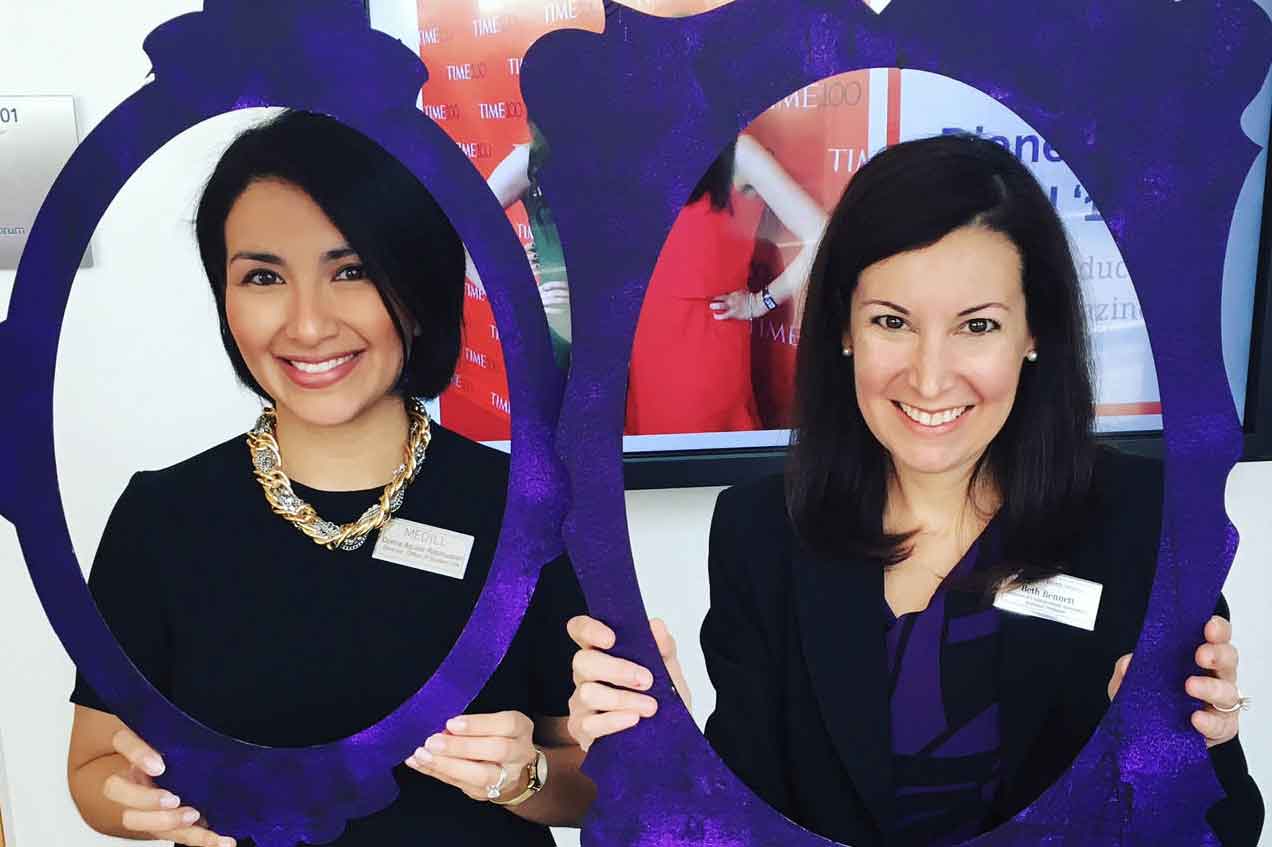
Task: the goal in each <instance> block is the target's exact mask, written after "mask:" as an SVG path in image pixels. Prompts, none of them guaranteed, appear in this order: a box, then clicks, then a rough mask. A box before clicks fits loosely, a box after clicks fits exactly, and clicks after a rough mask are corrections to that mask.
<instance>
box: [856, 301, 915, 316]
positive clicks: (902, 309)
mask: <svg viewBox="0 0 1272 847" xmlns="http://www.w3.org/2000/svg"><path fill="white" fill-rule="evenodd" d="M862 305H863V306H870V305H875V306H887V307H888V308H889V309H895V310H897V311H898V312H900V313H901V314H903V315H908V314H910V310H909V309H907V308H906V307H905V306H900V305H897V304H896V303H893V302H891V301H889V300H867V301H866V302H865V303H863V304H862Z"/></svg>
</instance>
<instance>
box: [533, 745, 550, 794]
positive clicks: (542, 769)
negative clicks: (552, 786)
mask: <svg viewBox="0 0 1272 847" xmlns="http://www.w3.org/2000/svg"><path fill="white" fill-rule="evenodd" d="M538 752H539V755H538V756H536V757H535V761H534V781H535V782H536V783H538V785H539V787H540V788H541V787H543V784H544V783H545V782H547V781H548V757H547V756H545V755H544V753H543V751H542V750H540V751H538Z"/></svg>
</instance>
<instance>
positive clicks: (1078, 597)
mask: <svg viewBox="0 0 1272 847" xmlns="http://www.w3.org/2000/svg"><path fill="white" fill-rule="evenodd" d="M1102 591H1104V586H1103V585H1100V583H1098V582H1092V581H1091V580H1089V579H1081V578H1080V577H1076V576H1069V575H1067V574H1059V575H1057V576H1053V577H1050V578H1048V579H1044V580H1042V581H1041V582H1035V583H1031V584H1029V585H1021V586H1018V587H1016V588H1008V589H1005V590H1003V591H1000V592H998V597H997V598H996V599H995V600H994V606H995V607H996V608H999V609H1002V610H1003V611H1005V612H1016V613H1017V614H1021V615H1029V616H1030V617H1035V618H1044V619H1046V620H1049V621H1055V622H1056V623H1062V624H1066V625H1067V626H1075V627H1077V628H1078V629H1085V630H1087V631H1088V632H1090V631H1091V630H1094V629H1095V615H1096V613H1097V612H1098V611H1099V610H1100V593H1101V592H1102Z"/></svg>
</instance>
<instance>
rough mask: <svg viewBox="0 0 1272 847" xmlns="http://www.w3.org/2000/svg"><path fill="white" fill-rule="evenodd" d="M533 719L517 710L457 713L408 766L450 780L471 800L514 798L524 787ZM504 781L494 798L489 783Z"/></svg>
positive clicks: (532, 752)
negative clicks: (485, 713) (483, 713)
mask: <svg viewBox="0 0 1272 847" xmlns="http://www.w3.org/2000/svg"><path fill="white" fill-rule="evenodd" d="M533 739H534V722H533V721H532V720H530V718H528V717H526V716H525V715H523V714H522V713H521V712H496V713H495V714H489V715H461V716H459V717H456V718H451V719H450V720H449V721H447V722H446V731H445V732H439V733H437V734H436V735H432V736H429V738H428V740H427V741H425V742H424V746H423V747H420V748H419V749H418V750H416V751H415V753H414V754H413V755H412V756H411V758H409V759H407V760H406V764H407V766H408V767H411V768H414V769H415V770H417V771H419V772H420V773H422V774H425V775H426V776H431V777H433V778H434V779H438V780H441V781H442V782H445V783H446V784H448V785H453V786H455V787H456V788H458V789H460V790H461V791H463V792H464V793H465V794H467V795H468V796H469V797H471V798H472V799H474V800H490V799H500V800H507V799H509V798H512V797H516V796H517V795H518V794H520V793H521V792H523V791H525V789H526V779H527V777H526V765H528V764H530V762H531V761H533V760H534V758H535V755H536V754H535V749H534V743H533ZM501 767H502V768H503V771H502V773H503V775H504V776H503V780H504V782H503V785H502V786H500V791H499V796H498V798H492V797H491V796H490V795H489V793H488V788H489V787H490V786H493V785H498V783H499V781H500V774H501V772H500V768H501Z"/></svg>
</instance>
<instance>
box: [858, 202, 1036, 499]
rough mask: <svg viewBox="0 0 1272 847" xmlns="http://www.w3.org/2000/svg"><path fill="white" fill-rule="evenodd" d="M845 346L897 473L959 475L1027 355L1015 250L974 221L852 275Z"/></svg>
mask: <svg viewBox="0 0 1272 847" xmlns="http://www.w3.org/2000/svg"><path fill="white" fill-rule="evenodd" d="M843 340H844V346H845V347H848V348H850V349H851V350H852V353H853V356H852V362H853V368H854V377H855V383H856V394H857V404H858V406H859V407H860V409H861V414H862V417H863V418H864V419H865V422H866V425H867V426H868V427H869V428H870V431H871V432H872V433H873V434H874V436H875V438H876V439H878V440H879V442H880V443H881V444H882V445H883V447H884V449H886V450H887V451H888V453H889V454H890V455H891V457H892V463H893V466H894V467H895V468H896V470H897V472H898V473H899V474H902V475H904V474H909V473H922V474H967V473H970V471H971V469H972V467H973V465H974V464H975V462H976V460H977V459H978V458H979V457H980V456H981V454H982V453H984V452H985V449H986V448H987V447H988V446H989V443H990V442H991V441H992V440H993V439H994V436H996V435H997V434H998V432H999V430H1001V429H1002V427H1003V424H1004V423H1005V422H1006V420H1007V416H1008V415H1009V414H1010V412H1011V408H1012V403H1013V402H1014V401H1015V398H1016V386H1017V384H1018V383H1019V381H1020V369H1021V367H1022V365H1023V364H1024V360H1025V356H1026V354H1027V353H1028V352H1029V351H1031V350H1033V346H1034V340H1033V337H1032V335H1031V334H1030V332H1029V327H1028V322H1027V320H1026V313H1025V295H1024V288H1023V284H1022V279H1021V260H1020V254H1019V252H1018V251H1017V250H1016V247H1015V245H1013V244H1012V243H1011V241H1010V240H1009V239H1008V238H1006V237H1005V236H1003V235H1001V234H999V233H996V232H993V231H991V230H988V229H985V228H983V227H977V226H966V227H962V228H960V229H957V230H954V231H953V232H951V233H950V234H948V235H946V236H945V237H944V238H942V239H941V240H940V241H938V242H936V243H935V244H932V245H930V246H928V247H925V248H922V249H919V250H911V251H908V252H905V253H899V254H897V255H895V256H890V257H888V258H887V259H884V260H882V261H879V262H876V263H874V264H873V265H870V266H869V267H867V268H866V269H865V270H864V271H862V272H861V275H860V277H859V278H858V283H857V286H856V289H855V290H854V291H853V295H852V307H851V317H850V320H849V326H848V327H847V328H846V329H845V331H844V339H843Z"/></svg>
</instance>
